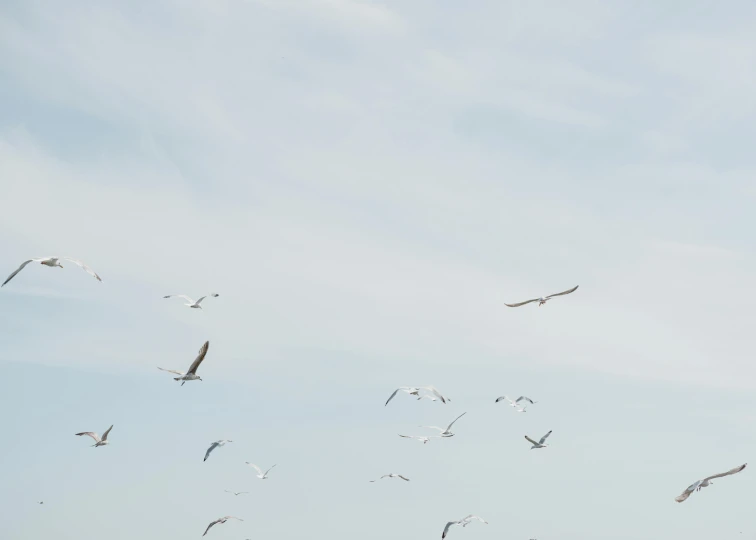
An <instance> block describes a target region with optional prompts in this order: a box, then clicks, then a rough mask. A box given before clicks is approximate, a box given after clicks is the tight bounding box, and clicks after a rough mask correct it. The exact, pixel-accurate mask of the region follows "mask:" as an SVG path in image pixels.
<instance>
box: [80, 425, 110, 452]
mask: <svg viewBox="0 0 756 540" xmlns="http://www.w3.org/2000/svg"><path fill="white" fill-rule="evenodd" d="M111 429H113V426H110V427H109V428H108V429H107V430H106V431H105V433H103V434H102V438H100V436H99V435H98V434H97V433H95V432H93V431H82V432H81V433H77V434H76V435H78V436H81V435H87V436H89V437H92V438H93V439H94V441H95V443H94V444H93V445H92V446H95V447H97V446H105V445H106V444H110V441H108V433H110V430H111Z"/></svg>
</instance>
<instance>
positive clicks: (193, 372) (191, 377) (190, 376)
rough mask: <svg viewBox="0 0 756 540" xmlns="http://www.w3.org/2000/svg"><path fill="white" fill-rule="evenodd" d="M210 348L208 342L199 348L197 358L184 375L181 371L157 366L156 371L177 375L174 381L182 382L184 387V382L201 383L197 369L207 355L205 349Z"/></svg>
mask: <svg viewBox="0 0 756 540" xmlns="http://www.w3.org/2000/svg"><path fill="white" fill-rule="evenodd" d="M209 347H210V342H209V341H206V342H205V344H204V345H202V347H200V350H199V352H198V354H197V358H195V359H194V362H192V365H191V366H189V371H187V372H186V373H184V372H183V371H174V370H172V369H164V368H161V367H160V366H158V369H160V370H162V371H167V372H168V373H175V374H176V375H178V377H174V378H173V380H174V381H182V382H181V386H184V384H186V381H197V380H199V381H201V380H202V377H200V376H199V375H197V368H199V366H200V364H201V363H202V361H203V360H204V359H205V355H206V354H207V349H208V348H209Z"/></svg>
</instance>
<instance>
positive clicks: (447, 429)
mask: <svg viewBox="0 0 756 540" xmlns="http://www.w3.org/2000/svg"><path fill="white" fill-rule="evenodd" d="M466 414H467V412H463V413H462V414H460V415H459V416H458V417H456V418H455V419H454V420H453V421H452V423H451V424H449V427H448V428H446V431H449V430H450V429H451V427H452V426H453V425H454V422H456V421H457V420H459V419H460V418H462V417H463V416H464V415H466Z"/></svg>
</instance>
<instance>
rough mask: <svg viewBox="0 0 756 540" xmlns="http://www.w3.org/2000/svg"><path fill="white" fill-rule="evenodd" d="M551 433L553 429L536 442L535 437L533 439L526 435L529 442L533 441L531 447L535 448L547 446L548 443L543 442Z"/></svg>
mask: <svg viewBox="0 0 756 540" xmlns="http://www.w3.org/2000/svg"><path fill="white" fill-rule="evenodd" d="M549 435H551V431H549V432H548V433H547V434H546V435H544V436H543V437H541V440H539V441H538V442H535V441H534V440H533V439H531V438H530V437H528V436H527V435H525V438H526V439H527V440H528V441H529V442H531V443H533V446H531V447H530V449H531V450H533V449H534V448H546V447H547V446H548V445H547V444H543V443H544V441H545V440H546V439H547V438H548V436H549Z"/></svg>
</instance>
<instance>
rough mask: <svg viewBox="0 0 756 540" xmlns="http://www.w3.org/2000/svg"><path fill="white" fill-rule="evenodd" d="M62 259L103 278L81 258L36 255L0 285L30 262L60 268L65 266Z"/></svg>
mask: <svg viewBox="0 0 756 540" xmlns="http://www.w3.org/2000/svg"><path fill="white" fill-rule="evenodd" d="M61 259H63V260H65V261H71V262H72V263H74V264H75V265H77V266H78V267H79V268H81V269H82V270H84V271H85V272H86V273H87V274H89V275H90V276H93V277H95V278H96V279H97V281H102V279H100V276H98V275H97V274H96V273H95V271H94V270H92V269H91V268H90V267H88V266H87V265H86V264H84V263H83V262H81V261H79V260H76V259H72V258H71V257H35V258H34V259H29V260H28V261H24V262H23V263H22V264H21V266H19V267H18V268H17V269H16V271H15V272H13V273H12V274H11V275H10V276H8V279H6V280H5V281H4V282H3V284H2V285H0V287H3V286H5V284H6V283H8V282H9V281H10V280H12V279H13V278H14V277H15V276H16V274H18V273H19V272H20V271H21V270H23V269H24V268H26V265H27V264H29V263H30V262H38V263H40V264H44V265H45V266H49V267H51V268H53V267H56V266H57V267H58V268H63V265H62V264H60V260H61Z"/></svg>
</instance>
